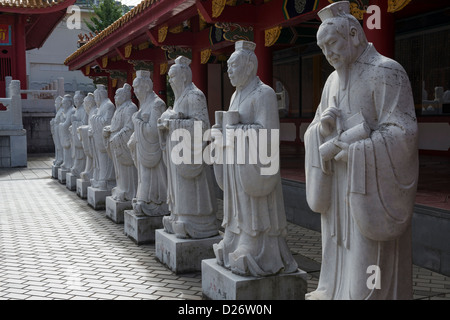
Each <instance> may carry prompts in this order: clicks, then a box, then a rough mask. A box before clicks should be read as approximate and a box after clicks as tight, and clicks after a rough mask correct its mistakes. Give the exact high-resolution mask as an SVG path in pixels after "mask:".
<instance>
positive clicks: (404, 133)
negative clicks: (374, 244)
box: [348, 63, 418, 241]
mask: <svg viewBox="0 0 450 320" xmlns="http://www.w3.org/2000/svg"><path fill="white" fill-rule="evenodd" d="M376 77H377V78H378V79H375V80H374V82H373V83H374V87H373V89H372V90H373V103H374V107H375V108H376V110H377V113H378V119H379V123H378V127H377V128H375V130H373V131H372V133H371V136H370V138H368V139H365V140H361V141H358V142H356V143H353V144H351V145H350V146H349V158H348V179H349V181H348V185H349V201H350V210H351V213H352V216H353V218H354V219H355V221H356V223H357V225H358V226H359V228H360V230H361V232H362V234H363V235H365V236H366V237H368V238H370V239H373V240H377V241H387V240H392V239H395V238H397V237H398V236H400V235H401V234H402V233H403V232H404V231H405V230H406V228H407V227H408V226H409V225H410V220H411V218H412V213H413V206H414V200H415V194H416V189H417V179H418V152H417V122H416V117H415V112H414V102H413V98H412V93H411V86H410V83H409V80H408V77H407V75H406V73H405V71H404V70H403V68H402V67H401V66H400V65H398V64H397V63H392V65H390V66H389V68H386V67H384V68H378V70H377V73H376Z"/></svg>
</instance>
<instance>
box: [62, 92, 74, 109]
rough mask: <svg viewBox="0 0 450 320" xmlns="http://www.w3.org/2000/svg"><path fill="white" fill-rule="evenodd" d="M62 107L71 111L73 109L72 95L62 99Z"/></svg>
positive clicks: (66, 95)
mask: <svg viewBox="0 0 450 320" xmlns="http://www.w3.org/2000/svg"><path fill="white" fill-rule="evenodd" d="M62 106H63V108H64V110H69V109H70V108H71V107H73V98H72V96H71V95H70V94H65V95H64V97H63V99H62Z"/></svg>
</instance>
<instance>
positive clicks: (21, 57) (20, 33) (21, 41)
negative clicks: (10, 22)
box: [12, 14, 27, 99]
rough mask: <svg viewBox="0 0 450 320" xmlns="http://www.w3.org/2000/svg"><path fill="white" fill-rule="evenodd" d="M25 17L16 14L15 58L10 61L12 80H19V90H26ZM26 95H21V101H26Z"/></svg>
mask: <svg viewBox="0 0 450 320" xmlns="http://www.w3.org/2000/svg"><path fill="white" fill-rule="evenodd" d="M25 19H26V17H25V15H22V14H17V15H16V17H15V24H14V39H13V42H14V43H13V46H14V48H15V50H14V51H15V57H14V58H13V59H12V61H14V64H15V70H16V72H15V74H13V75H12V78H13V80H20V89H22V90H25V89H27V60H26V53H25V52H26V42H25V25H26V23H25ZM26 98H27V95H26V94H22V99H26Z"/></svg>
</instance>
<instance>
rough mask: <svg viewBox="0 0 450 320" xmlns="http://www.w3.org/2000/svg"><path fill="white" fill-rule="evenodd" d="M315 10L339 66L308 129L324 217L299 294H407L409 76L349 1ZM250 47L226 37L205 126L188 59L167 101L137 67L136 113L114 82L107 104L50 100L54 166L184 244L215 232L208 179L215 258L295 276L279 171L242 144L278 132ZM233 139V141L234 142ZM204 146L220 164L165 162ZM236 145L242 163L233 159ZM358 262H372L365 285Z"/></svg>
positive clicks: (311, 173)
mask: <svg viewBox="0 0 450 320" xmlns="http://www.w3.org/2000/svg"><path fill="white" fill-rule="evenodd" d="M319 17H320V18H321V19H322V21H323V23H322V25H321V26H320V28H319V31H318V35H317V38H318V45H319V47H320V48H321V49H322V50H323V53H324V54H325V56H326V58H327V59H328V61H329V62H330V64H331V65H332V66H333V67H334V68H335V69H336V71H335V72H334V73H332V74H331V75H330V77H329V78H328V81H327V83H326V84H325V88H324V90H323V95H322V100H321V103H320V105H319V107H318V109H317V113H316V116H315V118H314V120H313V122H312V123H311V125H310V126H309V127H308V129H307V131H306V133H305V150H306V155H305V169H306V192H307V201H308V204H309V205H310V207H311V209H312V210H313V211H315V212H319V213H320V214H321V216H322V246H323V256H322V268H321V275H320V280H319V285H318V288H317V290H316V291H314V292H312V293H310V294H308V295H307V298H309V299H409V298H411V297H412V287H411V216H412V206H413V204H414V194H415V190H416V186H417V123H416V120H415V116H414V105H413V103H412V94H411V88H410V85H409V81H408V77H407V75H406V73H405V72H404V70H403V68H402V67H401V66H400V65H399V64H398V63H396V62H395V61H393V60H391V59H388V58H386V57H383V56H381V55H380V54H378V53H377V52H376V50H375V49H374V47H373V46H372V44H370V43H368V42H367V39H366V37H365V35H364V32H363V30H362V28H361V26H360V24H359V23H358V21H357V20H356V19H355V18H353V16H352V15H350V14H349V3H348V2H347V1H341V2H338V3H335V4H332V5H330V6H328V7H326V8H325V9H323V10H322V11H320V12H319ZM254 50H255V44H254V43H253V42H249V41H238V42H236V44H235V52H234V53H233V54H232V55H231V57H230V58H229V60H228V75H229V78H230V81H231V84H232V85H233V86H234V87H235V88H236V91H235V93H234V94H233V96H232V98H231V102H230V106H229V109H228V111H227V112H217V113H216V123H215V124H214V125H213V126H212V127H210V123H209V120H208V119H209V117H208V109H207V104H206V99H205V96H204V94H203V93H202V92H201V91H200V90H199V89H198V88H197V87H196V86H195V84H194V83H193V82H192V74H191V70H190V67H189V63H190V60H189V59H187V58H185V57H181V56H180V57H178V58H177V59H176V60H175V64H174V65H172V67H171V68H170V70H169V74H168V76H169V82H170V85H171V87H172V88H173V91H174V94H175V102H174V106H173V108H168V109H166V105H165V103H164V102H163V101H162V100H161V99H160V98H159V97H158V96H157V95H156V94H155V93H154V92H153V88H152V81H151V79H150V73H149V72H147V71H138V72H137V77H136V79H135V80H134V82H133V88H134V92H135V94H136V96H137V98H138V100H139V105H140V108H139V110H138V108H137V107H136V105H134V104H133V102H132V101H131V86H129V85H128V84H125V85H124V86H123V88H121V89H118V90H117V92H116V96H115V104H116V107H114V104H113V103H112V102H111V101H109V99H108V98H107V93H106V90H105V88H104V87H103V86H98V88H97V89H96V90H95V92H94V94H93V95H92V94H88V96H87V97H85V98H84V100H83V99H82V96H81V94H80V93H79V92H77V94H76V95H75V98H74V102H75V107H73V106H72V104H73V103H72V99H71V98H70V96H64V97H63V98H62V99H61V98H58V99H57V100H56V108H57V113H56V116H55V119H54V120H53V127H52V128H53V131H52V132H53V135H54V139H55V146H56V159H55V163H61V165H62V166H63V167H64V166H65V167H69V166H70V167H71V172H73V173H74V174H78V173H79V174H80V177H81V178H82V179H85V180H86V179H90V182H91V185H92V186H94V187H96V188H101V189H108V188H112V197H113V198H114V199H115V200H117V201H125V200H129V201H132V207H133V210H134V211H135V213H136V214H137V215H147V216H155V215H156V216H157V215H161V216H164V217H163V218H162V222H163V226H164V230H165V232H167V233H170V234H174V235H176V237H178V238H182V239H202V238H208V237H213V236H216V235H217V234H218V233H219V231H218V229H219V225H218V220H217V217H216V212H217V203H216V196H215V192H214V186H213V182H214V181H213V174H214V176H215V179H216V181H217V183H218V185H219V187H220V188H221V189H222V190H223V202H224V208H223V211H224V212H223V221H222V226H223V227H224V233H223V239H222V240H221V241H220V242H218V243H216V244H214V245H213V250H214V255H215V259H216V262H217V264H219V265H221V266H223V267H225V268H226V269H228V270H231V271H232V272H233V273H236V274H239V275H243V276H256V277H266V276H272V275H279V274H292V273H295V272H297V271H298V265H297V262H296V261H295V259H294V258H293V256H292V254H291V252H290V250H289V248H288V245H287V243H286V235H287V223H286V216H285V210H284V202H283V193H282V186H281V177H280V171H279V170H278V169H279V168H278V167H277V168H276V169H277V170H276V171H275V172H274V173H271V174H262V172H263V170H264V169H267V166H269V165H270V164H268V163H267V162H264V161H262V160H261V159H256V161H248V159H251V158H252V152H251V150H256V151H257V152H256V153H257V154H258V155H259V154H260V153H259V151H260V148H263V147H265V148H267V146H269V148H268V149H269V150H273V149H271V148H270V147H271V144H272V145H276V144H277V143H278V140H277V139H270V138H271V137H270V135H275V137H278V136H277V135H276V134H278V130H279V126H280V125H279V118H278V107H277V98H276V94H275V92H274V90H273V89H272V88H271V87H269V86H267V85H266V84H264V83H262V82H261V80H260V79H259V78H258V76H257V75H256V74H257V68H258V61H257V58H256V55H255V53H254ZM350 91H351V93H350ZM60 105H61V106H62V109H61V107H60ZM82 108H84V109H85V111H84V112H82V111H81V109H82ZM61 110H62V111H61ZM199 124H200V125H199ZM231 131H233V132H242V133H243V134H244V138H243V139H241V140H240V138H239V136H232V135H230V132H231ZM207 132H209V134H210V136H211V143H210V144H208V141H209V140H208V139H206V141H205V139H201V140H200V142H198V141H197V140H196V139H193V140H192V141H183V143H185V145H187V146H189V148H188V147H186V148H181V149H180V139H183V138H184V139H185V137H186V136H195V135H199V134H200V135H201V137H204V136H205V134H206V133H207ZM266 132H269V137H266V139H265V140H264V141H265V143H266V144H264V143H263V142H261V141H262V140H261V134H262V133H266ZM186 133H187V134H188V135H186ZM258 137H259V139H258ZM235 138H236V139H235ZM234 139H235V140H234ZM238 140H239V141H240V142H241V144H240V146H241V148H239V144H238V147H237V148H236V147H235V142H236V141H238ZM71 146H72V147H71ZM80 146H81V147H80ZM211 146H212V148H210V149H208V150H214V153H215V154H214V157H215V156H217V154H219V153H220V154H222V155H223V159H225V160H227V161H223V162H220V161H215V162H213V169H214V170H213V171H212V170H210V166H209V165H208V164H207V163H206V162H205V161H199V162H198V161H197V162H195V161H194V163H192V162H190V161H181V162H180V161H174V156H180V153H182V157H183V159H196V158H198V156H199V155H200V156H201V155H204V153H205V150H207V148H208V147H211ZM252 148H256V149H252ZM81 149H82V150H83V151H84V155H85V159H86V160H85V161H84V162H83V156H82V152H81ZM243 150H246V151H245V152H244V158H245V159H247V160H246V161H243V162H239V161H230V160H236V159H238V158H239V157H240V156H242V155H241V154H240V153H241V152H242V151H243ZM266 150H267V149H266ZM275 151H276V152H278V145H276V148H275ZM210 156H211V157H212V152H211V154H210ZM82 163H83V164H85V167H84V170H83V171H82V168H81V167H82ZM372 267H373V268H372ZM371 268H372V269H371ZM368 270H376V271H377V273H376V274H375V282H374V284H373V285H371V283H369V281H368V279H369V276H370V274H369V273H368V272H369V271H368Z"/></svg>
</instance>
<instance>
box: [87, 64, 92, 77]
mask: <svg viewBox="0 0 450 320" xmlns="http://www.w3.org/2000/svg"><path fill="white" fill-rule="evenodd" d="M89 73H91V67H90V66H86V75H87V76H88V75H89Z"/></svg>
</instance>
